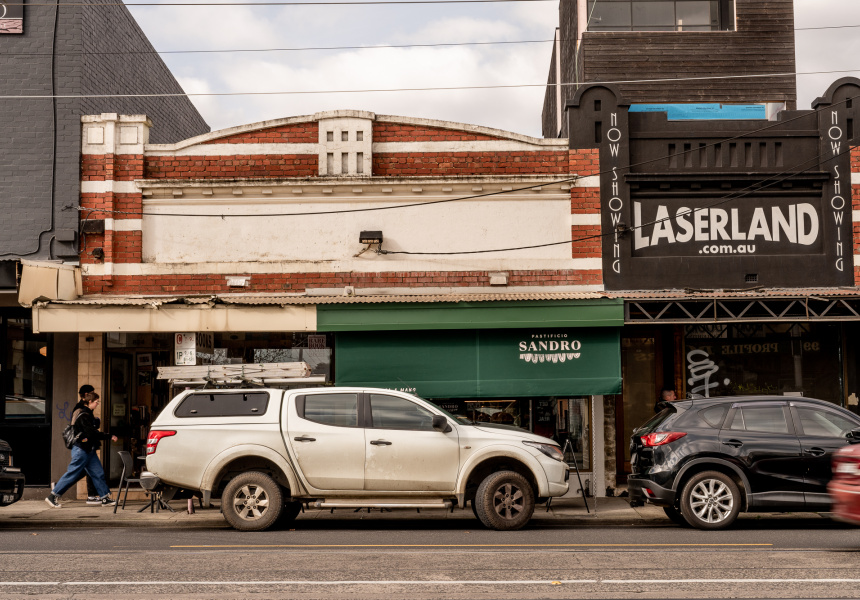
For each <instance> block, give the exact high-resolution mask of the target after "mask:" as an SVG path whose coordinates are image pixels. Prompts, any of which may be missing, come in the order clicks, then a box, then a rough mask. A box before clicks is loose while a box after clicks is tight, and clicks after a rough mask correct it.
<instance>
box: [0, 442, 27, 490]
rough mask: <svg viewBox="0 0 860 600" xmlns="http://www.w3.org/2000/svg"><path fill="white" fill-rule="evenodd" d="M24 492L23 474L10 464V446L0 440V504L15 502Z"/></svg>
mask: <svg viewBox="0 0 860 600" xmlns="http://www.w3.org/2000/svg"><path fill="white" fill-rule="evenodd" d="M23 494H24V474H23V473H21V469H19V468H18V467H15V466H12V447H11V446H10V445H9V444H7V443H6V442H4V441H3V440H0V506H8V505H10V504H12V503H13V502H17V501H18V500H20V499H21V496H22V495H23Z"/></svg>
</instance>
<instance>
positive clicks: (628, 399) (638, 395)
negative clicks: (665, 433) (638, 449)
mask: <svg viewBox="0 0 860 600" xmlns="http://www.w3.org/2000/svg"><path fill="white" fill-rule="evenodd" d="M656 349H657V338H656V336H648V337H622V339H621V380H622V382H623V383H622V388H621V402H620V405H621V406H620V408H621V410H620V411H618V410H616V438H617V439H616V444H617V445H616V464H617V465H618V468H617V475H618V483H624V482H626V481H627V475H628V474H629V473H630V436H631V435H632V434H633V430H634V429H635V428H637V427H639V426H640V425H642V424H643V423H644V422H645V421H647V420H648V419H649V418H651V417H652V416H653V415H654V404H655V403H656V401H657V392H658V389H657V387H658V386H657V371H658V365H657V352H656Z"/></svg>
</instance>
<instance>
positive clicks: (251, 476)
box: [221, 471, 284, 531]
mask: <svg viewBox="0 0 860 600" xmlns="http://www.w3.org/2000/svg"><path fill="white" fill-rule="evenodd" d="M221 498H222V499H221V507H222V508H221V512H223V513H224V518H225V519H227V522H228V523H229V524H230V525H231V526H232V527H233V528H234V529H238V530H239V531H262V530H264V529H268V528H269V527H271V526H272V525H273V524H274V523H275V521H277V520H278V517H280V515H281V512H282V510H283V505H284V500H283V496H282V494H281V486H279V485H278V484H277V483H275V480H274V479H272V478H271V477H269V476H268V475H266V474H265V473H260V472H257V471H250V472H248V473H242V474H241V475H238V476H236V477H234V478H233V479H231V480H230V483H228V484H227V487H226V488H225V489H224V494H223V495H222V497H221Z"/></svg>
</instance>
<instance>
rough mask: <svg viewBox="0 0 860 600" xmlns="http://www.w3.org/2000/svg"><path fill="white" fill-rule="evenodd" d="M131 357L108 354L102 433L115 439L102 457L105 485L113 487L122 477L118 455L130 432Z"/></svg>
mask: <svg viewBox="0 0 860 600" xmlns="http://www.w3.org/2000/svg"><path fill="white" fill-rule="evenodd" d="M132 356H133V355H131V354H113V353H111V354H108V357H107V359H108V360H107V364H108V369H107V386H106V387H105V393H104V396H105V398H106V399H107V400H108V402H105V401H104V400H103V401H102V404H103V408H102V411H103V412H102V431H108V432H110V433H112V434H113V435H115V436H116V437H117V438H118V439H117V441H115V442H111V441H108V442H107V445H108V448H109V450H108V452H107V456H105V457H104V459H103V460H104V463H105V474H106V475H107V480H108V484H110V485H116V484H118V483H119V477H120V475H121V474H122V460H121V459H120V457H119V454H118V452H119V451H120V450H125V449H126V448H128V445H129V441H130V437H131V434H132V431H131V422H130V412H131V406H132V404H133V400H134V398H133V389H134V388H133V386H132V385H131V383H132V382H131V375H132Z"/></svg>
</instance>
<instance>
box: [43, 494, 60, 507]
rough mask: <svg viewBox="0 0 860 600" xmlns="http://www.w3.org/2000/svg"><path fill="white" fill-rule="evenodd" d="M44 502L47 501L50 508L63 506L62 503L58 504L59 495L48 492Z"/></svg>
mask: <svg viewBox="0 0 860 600" xmlns="http://www.w3.org/2000/svg"><path fill="white" fill-rule="evenodd" d="M45 502H47V503H48V505H49V506H50V507H51V508H63V505H62V504H60V497H59V496H55V495H54V494H48V497H47V498H45Z"/></svg>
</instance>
